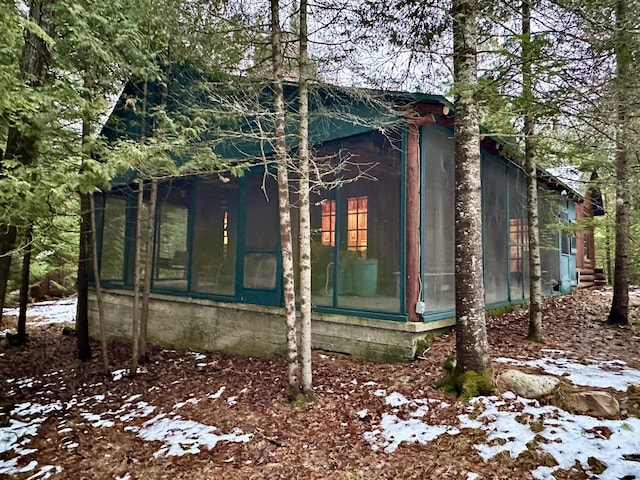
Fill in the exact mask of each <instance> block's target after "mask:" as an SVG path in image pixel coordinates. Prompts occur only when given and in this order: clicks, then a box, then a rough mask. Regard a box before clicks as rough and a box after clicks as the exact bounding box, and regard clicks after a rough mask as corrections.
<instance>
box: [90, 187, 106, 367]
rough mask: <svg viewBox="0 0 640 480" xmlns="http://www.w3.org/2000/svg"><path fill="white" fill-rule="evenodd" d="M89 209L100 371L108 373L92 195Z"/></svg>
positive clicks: (94, 208)
mask: <svg viewBox="0 0 640 480" xmlns="http://www.w3.org/2000/svg"><path fill="white" fill-rule="evenodd" d="M89 209H90V210H91V247H92V248H91V250H92V252H93V255H92V256H91V258H92V260H93V283H94V286H95V289H96V302H97V303H98V324H99V325H100V349H101V351H102V369H103V370H104V373H105V374H107V373H109V354H108V352H107V334H106V332H105V329H104V300H103V298H102V286H101V284H100V269H99V266H98V239H97V238H96V233H97V231H98V230H97V229H96V205H95V202H94V201H93V195H91V194H89Z"/></svg>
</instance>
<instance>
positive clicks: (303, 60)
mask: <svg viewBox="0 0 640 480" xmlns="http://www.w3.org/2000/svg"><path fill="white" fill-rule="evenodd" d="M307 36H308V31H307V0H300V60H299V61H300V64H299V76H300V78H299V95H300V105H299V111H298V114H299V115H300V128H299V135H300V142H299V145H298V158H299V160H300V165H299V169H300V193H299V194H300V312H301V314H302V320H301V322H300V365H301V382H300V388H301V390H302V393H303V394H304V395H306V396H307V397H313V396H314V393H313V374H312V369H311V211H310V206H309V53H308V49H307Z"/></svg>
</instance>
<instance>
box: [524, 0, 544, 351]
mask: <svg viewBox="0 0 640 480" xmlns="http://www.w3.org/2000/svg"><path fill="white" fill-rule="evenodd" d="M521 49H522V96H523V99H524V102H523V106H524V119H523V120H524V132H523V133H524V169H525V171H526V173H527V227H528V228H527V231H528V233H529V332H528V334H527V339H529V340H532V341H534V342H542V268H541V266H540V232H539V229H538V177H537V172H536V156H537V152H536V139H535V119H534V113H533V108H534V105H533V103H534V102H533V100H534V98H533V78H532V74H531V66H532V63H533V59H532V56H533V49H532V45H531V0H523V2H522V40H521Z"/></svg>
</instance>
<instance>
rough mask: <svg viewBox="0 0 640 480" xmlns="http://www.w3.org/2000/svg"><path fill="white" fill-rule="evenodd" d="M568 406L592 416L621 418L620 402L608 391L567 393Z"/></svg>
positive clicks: (570, 408) (572, 409)
mask: <svg viewBox="0 0 640 480" xmlns="http://www.w3.org/2000/svg"><path fill="white" fill-rule="evenodd" d="M567 408H568V409H569V410H571V411H574V412H577V413H584V414H586V415H591V416H592V417H603V418H620V404H619V403H618V400H616V399H615V398H614V397H612V396H611V395H610V394H608V393H607V392H598V391H593V392H577V393H570V394H569V395H567Z"/></svg>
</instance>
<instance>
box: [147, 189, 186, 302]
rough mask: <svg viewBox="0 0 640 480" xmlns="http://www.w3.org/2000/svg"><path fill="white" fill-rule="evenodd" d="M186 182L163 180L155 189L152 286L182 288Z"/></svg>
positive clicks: (183, 287)
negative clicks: (173, 182)
mask: <svg viewBox="0 0 640 480" xmlns="http://www.w3.org/2000/svg"><path fill="white" fill-rule="evenodd" d="M190 192H191V189H190V184H188V183H184V184H183V183H175V184H172V183H167V184H165V185H161V186H160V187H159V189H158V206H157V208H158V216H157V224H156V252H155V256H156V262H155V276H154V286H155V287H158V288H162V289H170V290H186V289H187V274H188V271H189V270H188V269H189V265H188V257H189V255H188V252H187V250H188V249H187V232H188V231H189V214H188V205H189V202H190Z"/></svg>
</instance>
